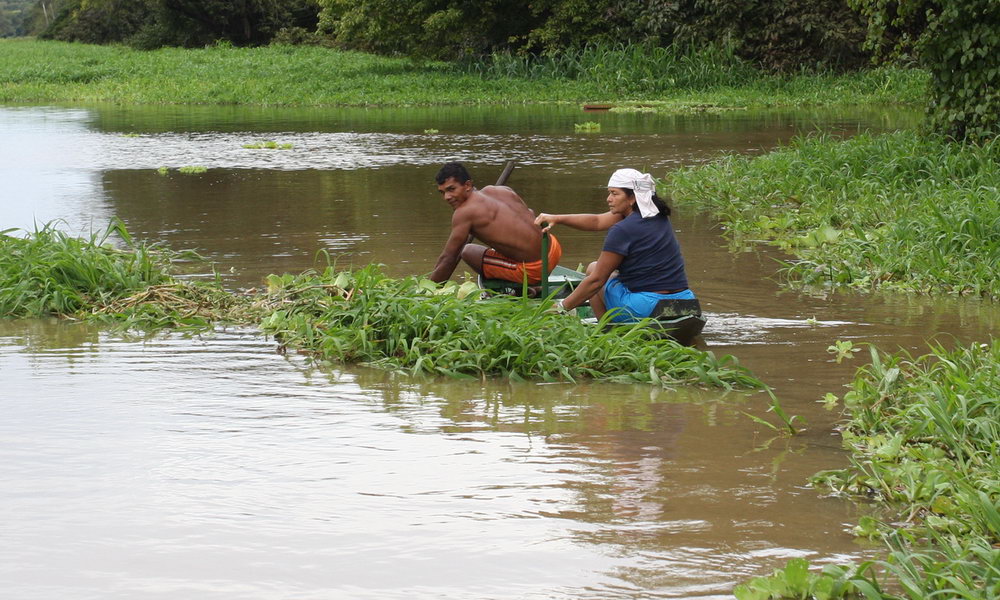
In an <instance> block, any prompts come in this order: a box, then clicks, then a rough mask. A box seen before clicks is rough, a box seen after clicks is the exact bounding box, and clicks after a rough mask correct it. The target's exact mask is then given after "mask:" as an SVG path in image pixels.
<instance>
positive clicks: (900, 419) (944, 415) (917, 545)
mask: <svg viewBox="0 0 1000 600" xmlns="http://www.w3.org/2000/svg"><path fill="white" fill-rule="evenodd" d="M871 356H872V361H871V364H870V365H868V366H866V367H864V368H862V369H859V371H858V373H857V375H856V377H855V380H854V382H853V384H852V386H851V390H850V391H849V392H848V393H847V394H846V395H845V396H844V403H845V405H846V407H847V409H848V411H849V416H850V420H849V422H848V423H847V426H846V427H845V428H844V430H843V438H844V444H845V446H846V447H847V448H848V449H849V450H850V452H851V457H850V460H851V464H850V466H849V467H848V468H846V469H842V470H837V471H827V472H824V473H820V474H818V475H817V476H816V477H815V482H816V483H817V484H820V485H824V486H828V487H830V488H831V489H833V490H834V491H836V492H838V493H842V494H847V495H851V496H854V497H857V498H860V499H862V500H869V499H875V500H877V501H879V502H880V503H881V504H882V505H884V507H885V508H886V510H887V512H888V515H887V516H885V517H884V518H883V519H881V520H876V519H875V518H872V517H868V518H865V519H864V520H863V521H862V523H861V525H860V526H859V527H858V533H859V534H862V535H868V536H871V537H876V538H882V539H884V540H885V542H886V543H887V545H888V546H889V549H890V551H891V552H890V555H889V558H888V560H886V561H884V562H882V563H880V566H881V567H882V568H883V569H885V570H886V571H887V572H888V573H889V574H891V576H892V579H894V580H895V582H896V583H898V585H899V586H901V587H902V589H903V591H904V594H903V595H891V594H888V593H884V594H881V595H880V596H874V597H883V598H930V597H942V598H966V599H969V600H979V599H982V600H986V599H988V598H997V597H1000V448H998V444H1000V395H998V393H997V390H998V389H1000V341H993V342H992V343H991V344H973V345H971V346H967V347H960V348H957V349H953V350H948V349H945V348H943V347H940V346H936V347H934V348H933V351H932V352H931V353H930V354H927V355H924V356H920V357H917V358H913V357H911V356H909V355H908V354H906V353H899V354H895V355H893V354H887V353H881V352H878V351H876V350H874V349H872V352H871ZM868 597H873V596H868Z"/></svg>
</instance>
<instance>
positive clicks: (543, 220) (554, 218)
mask: <svg viewBox="0 0 1000 600" xmlns="http://www.w3.org/2000/svg"><path fill="white" fill-rule="evenodd" d="M559 217H560V215H550V214H549V213H539V215H538V216H537V217H535V225H538V226H539V227H541V228H542V233H544V232H546V231H548V230H550V229H552V226H553V225H555V224H556V223H558V222H559Z"/></svg>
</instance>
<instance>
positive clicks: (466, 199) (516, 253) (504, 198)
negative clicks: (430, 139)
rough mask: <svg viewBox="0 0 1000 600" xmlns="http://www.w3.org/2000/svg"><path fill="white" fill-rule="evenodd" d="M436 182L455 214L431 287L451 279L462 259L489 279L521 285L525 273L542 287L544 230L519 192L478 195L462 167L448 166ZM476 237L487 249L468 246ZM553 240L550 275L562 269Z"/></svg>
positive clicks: (493, 189)
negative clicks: (553, 270) (554, 270)
mask: <svg viewBox="0 0 1000 600" xmlns="http://www.w3.org/2000/svg"><path fill="white" fill-rule="evenodd" d="M435 180H436V181H437V184H438V191H439V192H441V196H442V197H443V198H444V200H445V202H447V203H448V204H450V205H451V207H452V209H454V211H455V213H454V214H453V215H452V218H451V235H450V236H448V241H447V243H445V245H444V250H443V251H442V252H441V256H439V257H438V260H437V264H436V265H435V266H434V271H433V272H431V274H430V279H431V280H432V281H436V282H442V281H445V280H447V279H448V278H449V277H451V274H452V273H453V272H454V271H455V267H456V266H458V260H459V258H461V259H462V260H464V261H465V262H466V263H467V264H468V265H469V266H470V267H472V268H473V269H474V270H475V271H476V272H477V273H480V274H482V275H483V276H484V277H486V278H488V279H505V280H507V281H513V282H516V283H521V281H522V279H523V277H524V273H525V272H527V273H528V283H530V284H537V283H539V282H541V280H542V261H541V256H542V230H541V229H540V228H539V227H538V226H537V225H535V215H534V213H533V212H532V211H531V209H529V208H528V206H527V205H526V204H525V203H524V200H522V199H521V197H520V196H518V195H517V192H515V191H514V190H512V189H510V188H509V187H507V186H502V185H488V186H486V187H484V188H483V189H481V190H480V189H477V188H476V187H475V186H474V185H473V184H472V179H471V178H470V177H469V172H468V171H466V170H465V167H464V166H462V164H461V163H448V164H446V165H444V166H443V167H441V170H440V171H438V174H437V177H436V178H435ZM473 237H476V238H478V239H479V240H481V241H483V242H485V243H486V244H488V245H489V247H486V246H480V245H478V244H470V243H469V242H470V241H472V238H473ZM549 238H550V239H549V268H550V269H551V268H552V267H554V266H556V264H558V263H559V258H560V257H562V247H560V245H559V241H558V240H556V238H555V237H554V236H552V235H551V234H550V236H549Z"/></svg>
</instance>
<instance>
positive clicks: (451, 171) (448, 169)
mask: <svg viewBox="0 0 1000 600" xmlns="http://www.w3.org/2000/svg"><path fill="white" fill-rule="evenodd" d="M452 177H453V178H455V181H457V182H458V183H465V182H466V181H469V180H470V179H472V177H471V176H470V175H469V172H468V171H466V170H465V165H463V164H462V163H460V162H450V163H445V164H444V166H442V167H441V170H440V171H438V174H437V176H436V177H435V178H434V181H437V184H438V185H441V184H442V183H444V182H445V181H447V180H448V179H449V178H452Z"/></svg>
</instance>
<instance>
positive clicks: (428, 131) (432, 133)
mask: <svg viewBox="0 0 1000 600" xmlns="http://www.w3.org/2000/svg"><path fill="white" fill-rule="evenodd" d="M424 133H427V134H430V135H434V134H435V133H440V132H439V131H438V130H437V129H425V130H424Z"/></svg>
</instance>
